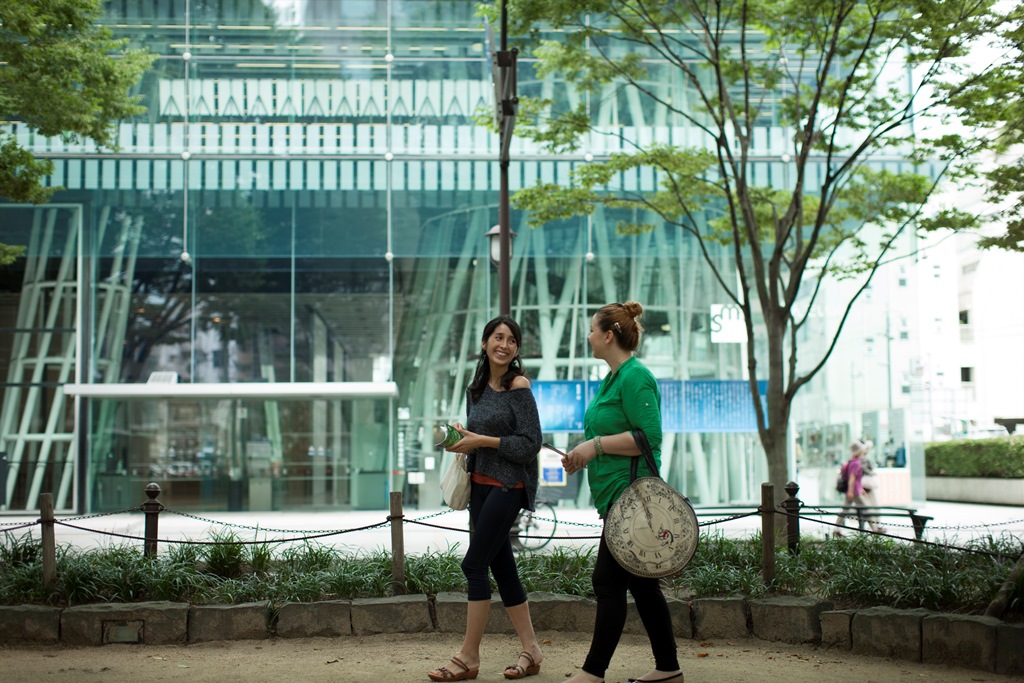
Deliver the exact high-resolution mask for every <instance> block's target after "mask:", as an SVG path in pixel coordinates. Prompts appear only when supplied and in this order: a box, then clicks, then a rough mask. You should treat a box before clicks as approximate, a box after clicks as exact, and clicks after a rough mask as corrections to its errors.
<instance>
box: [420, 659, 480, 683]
mask: <svg viewBox="0 0 1024 683" xmlns="http://www.w3.org/2000/svg"><path fill="white" fill-rule="evenodd" d="M451 663H452V664H454V665H456V666H457V667H459V668H460V669H462V671H460V672H459V673H455V672H454V671H452V670H451V669H449V668H448V667H446V666H442V667H440V668H438V669H435V670H434V671H428V672H427V677H428V678H429V679H430V680H432V681H468V680H471V679H474V678H476V677H477V675H478V674H479V673H480V667H477V668H475V669H470V668H469V667H468V666H466V663H465V662H464V661H462V660H461V659H459V658H458V657H452V658H451ZM435 672H436V673H435Z"/></svg>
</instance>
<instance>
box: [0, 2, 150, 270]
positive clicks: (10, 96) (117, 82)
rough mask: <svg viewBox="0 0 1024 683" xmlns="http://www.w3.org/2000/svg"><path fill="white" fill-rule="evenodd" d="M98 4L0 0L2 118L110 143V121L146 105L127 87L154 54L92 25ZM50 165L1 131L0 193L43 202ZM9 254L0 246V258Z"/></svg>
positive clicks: (50, 190) (73, 137)
mask: <svg viewBox="0 0 1024 683" xmlns="http://www.w3.org/2000/svg"><path fill="white" fill-rule="evenodd" d="M102 12H103V2H102V0H17V1H13V0H12V1H8V2H0V62H2V65H0V120H3V121H14V122H16V123H15V125H17V126H19V127H21V126H24V127H28V128H29V129H30V130H33V131H35V132H37V133H38V134H40V135H44V136H60V137H62V138H63V139H65V140H67V141H70V142H74V141H80V140H83V139H91V140H94V141H95V142H96V143H97V144H98V145H99V146H100V147H105V148H110V149H116V145H115V144H114V143H115V139H116V133H115V129H114V127H113V124H114V123H115V122H116V121H118V120H121V119H125V118H128V117H130V116H133V115H136V114H139V113H141V112H143V111H144V107H143V106H142V105H141V104H140V98H139V96H138V95H133V94H131V91H132V88H133V87H134V86H135V84H136V83H137V82H138V80H139V78H140V77H141V75H142V73H143V72H144V71H145V70H146V69H147V68H149V66H150V64H151V63H152V61H153V59H154V57H153V56H152V55H150V54H149V53H147V52H145V51H142V50H129V49H127V47H126V46H127V41H126V40H115V39H114V38H113V36H112V34H111V32H110V31H109V30H108V29H106V28H104V27H101V26H98V25H97V23H96V22H97V21H98V20H99V18H100V16H101V14H102ZM52 172H53V164H52V163H51V162H50V161H47V160H39V159H36V158H35V157H34V156H33V155H32V153H31V152H30V151H29V150H27V149H25V148H24V147H23V146H21V145H20V144H19V143H18V141H17V140H16V139H15V136H14V135H13V134H11V133H9V132H0V197H3V198H5V199H8V200H11V201H15V202H31V203H35V204H38V203H41V202H45V201H46V200H47V199H48V198H49V197H50V195H51V194H52V193H53V192H54V191H55V190H56V189H58V188H53V187H45V186H43V184H42V181H43V179H44V178H45V177H46V176H47V175H49V174H50V173H52ZM16 256H17V255H16V254H14V257H16ZM10 257H11V253H10V251H9V250H8V248H0V262H2V260H3V259H4V258H10Z"/></svg>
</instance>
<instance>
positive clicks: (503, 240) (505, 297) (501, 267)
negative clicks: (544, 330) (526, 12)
mask: <svg viewBox="0 0 1024 683" xmlns="http://www.w3.org/2000/svg"><path fill="white" fill-rule="evenodd" d="M518 55H519V50H517V49H515V48H513V49H512V50H509V49H508V8H507V7H506V3H505V0H502V3H501V49H500V50H498V51H497V52H495V53H494V63H493V67H494V68H493V69H492V74H493V77H494V99H495V102H494V106H495V112H494V115H495V120H496V123H497V124H498V135H499V138H500V141H501V146H500V149H501V151H500V154H499V157H498V163H499V165H500V168H501V181H500V186H499V188H498V230H499V234H498V245H499V246H498V250H499V251H498V310H499V313H501V315H510V314H511V313H512V297H511V290H512V282H511V273H510V265H509V262H510V261H511V257H512V234H511V233H512V231H511V227H510V218H509V199H508V172H509V146H510V145H511V144H512V130H513V128H515V122H516V108H517V106H518V104H519V98H518V97H517V95H516V60H517V57H518Z"/></svg>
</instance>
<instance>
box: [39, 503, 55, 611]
mask: <svg viewBox="0 0 1024 683" xmlns="http://www.w3.org/2000/svg"><path fill="white" fill-rule="evenodd" d="M39 522H40V528H41V531H42V541H43V586H44V587H45V588H46V590H50V591H52V590H53V589H54V588H56V587H57V541H56V538H55V537H54V533H53V494H52V493H41V494H39Z"/></svg>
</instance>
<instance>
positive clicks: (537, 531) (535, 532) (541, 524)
mask: <svg viewBox="0 0 1024 683" xmlns="http://www.w3.org/2000/svg"><path fill="white" fill-rule="evenodd" d="M534 507H536V510H523V511H522V512H521V513H520V515H519V517H517V518H516V521H515V524H513V525H512V529H511V530H510V531H509V536H511V537H512V549H513V550H529V551H531V552H533V551H537V550H540V549H541V548H543V547H544V546H546V545H547V544H548V543H550V542H551V539H552V538H554V536H555V528H556V527H557V526H558V516H557V515H556V514H555V506H554V505H552V504H551V503H549V502H547V501H546V500H538V501H537V502H536V503H535V505H534Z"/></svg>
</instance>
